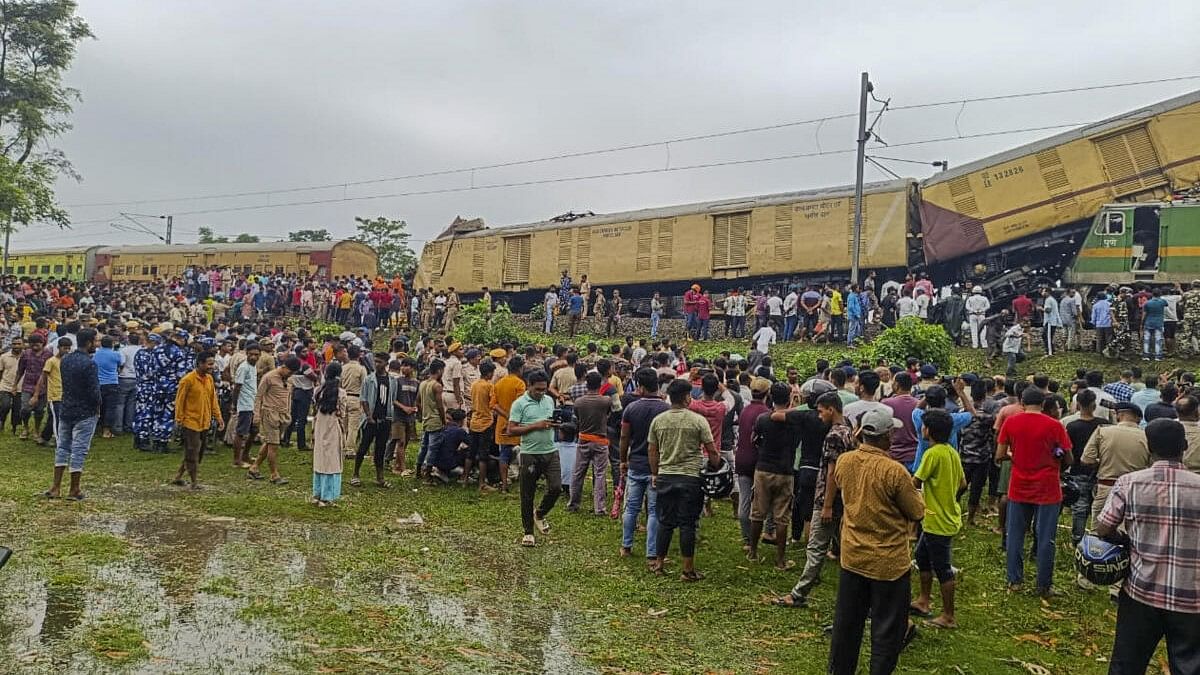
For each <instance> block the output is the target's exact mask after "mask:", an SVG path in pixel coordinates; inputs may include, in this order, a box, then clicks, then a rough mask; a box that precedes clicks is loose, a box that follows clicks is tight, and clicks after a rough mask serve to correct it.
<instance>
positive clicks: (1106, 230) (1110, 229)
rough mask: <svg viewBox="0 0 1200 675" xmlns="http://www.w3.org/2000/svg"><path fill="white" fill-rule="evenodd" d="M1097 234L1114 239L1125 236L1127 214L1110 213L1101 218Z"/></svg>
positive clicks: (1097, 226)
mask: <svg viewBox="0 0 1200 675" xmlns="http://www.w3.org/2000/svg"><path fill="white" fill-rule="evenodd" d="M1096 234H1098V235H1100V236H1102V237H1113V236H1120V235H1122V234H1125V214H1124V213H1123V212H1121V211H1109V212H1107V213H1105V214H1103V215H1101V216H1100V222H1099V223H1098V224H1097V225H1096Z"/></svg>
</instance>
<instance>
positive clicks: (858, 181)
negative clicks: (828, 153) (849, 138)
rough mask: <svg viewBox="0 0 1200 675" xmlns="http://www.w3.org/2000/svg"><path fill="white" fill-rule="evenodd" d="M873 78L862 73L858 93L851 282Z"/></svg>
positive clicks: (854, 277) (854, 278)
mask: <svg viewBox="0 0 1200 675" xmlns="http://www.w3.org/2000/svg"><path fill="white" fill-rule="evenodd" d="M871 89H872V87H871V80H869V79H868V78H867V74H866V73H863V74H862V88H861V89H860V91H859V94H858V165H857V167H856V170H857V171H856V174H855V179H854V236H853V237H851V240H850V283H852V284H857V283H858V263H859V260H858V252H859V248H861V247H862V213H863V205H862V200H863V168H864V164H865V163H866V156H867V138H869V136H868V135H867V95H868V94H870V93H871Z"/></svg>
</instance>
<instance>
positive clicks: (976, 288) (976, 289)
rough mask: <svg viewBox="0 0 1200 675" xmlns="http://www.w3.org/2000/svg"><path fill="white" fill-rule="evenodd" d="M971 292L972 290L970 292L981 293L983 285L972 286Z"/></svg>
mask: <svg viewBox="0 0 1200 675" xmlns="http://www.w3.org/2000/svg"><path fill="white" fill-rule="evenodd" d="M971 292H972V293H982V292H983V287H982V286H976V287H975V288H972V289H971Z"/></svg>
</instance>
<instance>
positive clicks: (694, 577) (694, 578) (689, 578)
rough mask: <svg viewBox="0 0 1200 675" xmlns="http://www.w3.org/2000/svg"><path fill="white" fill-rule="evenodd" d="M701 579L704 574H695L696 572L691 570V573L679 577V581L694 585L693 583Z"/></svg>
mask: <svg viewBox="0 0 1200 675" xmlns="http://www.w3.org/2000/svg"><path fill="white" fill-rule="evenodd" d="M703 578H704V574H703V573H702V572H697V571H696V570H692V571H691V572H684V573H682V574H680V575H679V580H680V581H686V582H688V583H694V582H697V581H700V580H701V579H703Z"/></svg>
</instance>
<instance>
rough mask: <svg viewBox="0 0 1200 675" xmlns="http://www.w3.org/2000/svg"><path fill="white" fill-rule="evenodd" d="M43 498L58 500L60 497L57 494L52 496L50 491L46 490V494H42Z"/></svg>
mask: <svg viewBox="0 0 1200 675" xmlns="http://www.w3.org/2000/svg"><path fill="white" fill-rule="evenodd" d="M41 496H42V497H45V498H46V499H58V495H56V494H51V493H50V491H49V490H46V491H45V492H43V493H42V494H41Z"/></svg>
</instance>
